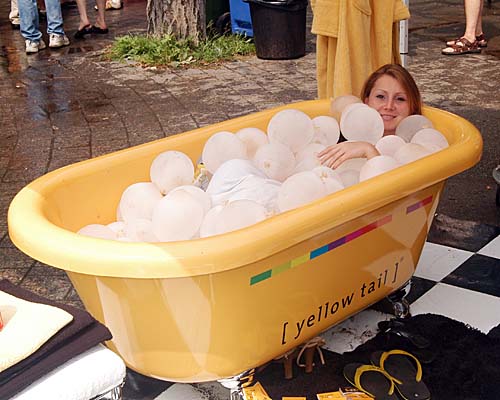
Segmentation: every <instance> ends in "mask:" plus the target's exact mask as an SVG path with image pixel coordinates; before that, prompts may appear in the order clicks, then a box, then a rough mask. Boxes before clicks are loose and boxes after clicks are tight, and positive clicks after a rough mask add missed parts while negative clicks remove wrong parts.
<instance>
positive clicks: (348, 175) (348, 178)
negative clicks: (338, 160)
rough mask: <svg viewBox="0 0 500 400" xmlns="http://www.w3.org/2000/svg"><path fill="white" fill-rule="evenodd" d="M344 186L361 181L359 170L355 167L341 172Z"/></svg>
mask: <svg viewBox="0 0 500 400" xmlns="http://www.w3.org/2000/svg"><path fill="white" fill-rule="evenodd" d="M339 176H340V179H341V180H342V183H343V185H344V188H348V187H350V186H353V185H355V184H357V183H359V171H358V170H355V169H345V170H343V171H340V172H339Z"/></svg>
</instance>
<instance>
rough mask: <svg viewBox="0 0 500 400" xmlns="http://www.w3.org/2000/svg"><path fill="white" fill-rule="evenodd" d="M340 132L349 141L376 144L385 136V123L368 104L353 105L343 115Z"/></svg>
mask: <svg viewBox="0 0 500 400" xmlns="http://www.w3.org/2000/svg"><path fill="white" fill-rule="evenodd" d="M340 130H341V132H342V135H343V136H344V137H345V138H346V139H348V140H354V141H364V142H368V143H371V144H375V143H377V141H378V140H379V139H380V138H381V137H382V136H383V134H384V121H383V120H382V117H381V116H380V114H379V113H378V111H377V110H375V109H373V108H371V107H369V106H367V105H366V104H358V103H356V104H351V105H350V106H348V107H346V108H345V109H344V112H343V113H342V116H341V118H340Z"/></svg>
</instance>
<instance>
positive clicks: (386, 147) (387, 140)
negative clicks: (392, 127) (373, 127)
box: [375, 135, 406, 157]
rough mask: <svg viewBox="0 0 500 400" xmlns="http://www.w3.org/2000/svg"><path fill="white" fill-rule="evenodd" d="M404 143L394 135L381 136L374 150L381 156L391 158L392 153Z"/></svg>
mask: <svg viewBox="0 0 500 400" xmlns="http://www.w3.org/2000/svg"><path fill="white" fill-rule="evenodd" d="M405 143H406V142H405V141H404V140H403V139H402V138H400V137H399V136H396V135H387V136H383V137H382V138H381V139H380V140H379V141H378V142H377V143H376V144H375V148H376V149H377V150H378V152H379V153H380V154H381V155H383V156H390V157H393V156H394V153H396V151H398V149H399V148H400V147H401V146H402V145H404V144H405Z"/></svg>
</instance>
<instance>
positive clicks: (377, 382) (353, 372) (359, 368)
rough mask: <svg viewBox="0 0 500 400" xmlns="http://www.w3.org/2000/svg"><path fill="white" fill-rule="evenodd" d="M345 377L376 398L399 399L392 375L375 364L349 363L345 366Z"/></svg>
mask: <svg viewBox="0 0 500 400" xmlns="http://www.w3.org/2000/svg"><path fill="white" fill-rule="evenodd" d="M344 377H345V378H346V379H347V381H348V382H349V383H350V384H351V385H353V386H354V387H356V388H357V389H359V390H361V391H362V392H364V393H366V394H367V395H368V396H371V397H373V398H374V399H377V400H398V396H397V394H396V393H394V381H393V379H392V377H391V376H390V375H389V374H388V373H387V372H386V371H384V370H383V369H381V368H379V367H376V366H375V365H363V364H359V363H352V364H347V365H346V366H345V367H344Z"/></svg>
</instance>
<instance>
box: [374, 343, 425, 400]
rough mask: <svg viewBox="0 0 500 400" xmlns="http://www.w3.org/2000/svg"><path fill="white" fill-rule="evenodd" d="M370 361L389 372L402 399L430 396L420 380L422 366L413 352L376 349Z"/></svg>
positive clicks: (414, 399)
mask: <svg viewBox="0 0 500 400" xmlns="http://www.w3.org/2000/svg"><path fill="white" fill-rule="evenodd" d="M371 361H372V363H373V364H374V365H376V366H377V367H380V368H381V369H383V370H384V371H385V372H387V374H389V376H390V377H391V379H392V380H393V383H394V384H395V386H396V389H397V391H398V392H399V394H400V395H401V397H402V398H403V399H405V400H428V399H430V398H431V394H430V392H429V389H428V388H427V386H426V385H425V383H424V382H423V381H422V366H421V365H420V362H419V361H418V359H417V358H416V357H415V356H414V355H413V354H410V353H408V352H406V351H403V350H390V351H385V352H383V351H377V352H375V353H373V354H372V356H371ZM412 361H413V362H412ZM415 366H416V369H415Z"/></svg>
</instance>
